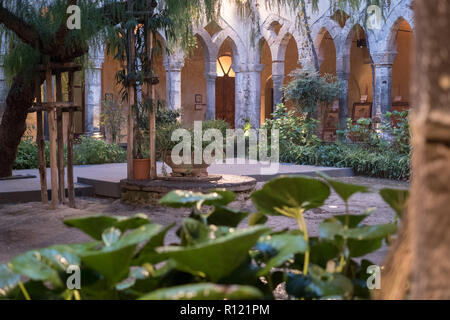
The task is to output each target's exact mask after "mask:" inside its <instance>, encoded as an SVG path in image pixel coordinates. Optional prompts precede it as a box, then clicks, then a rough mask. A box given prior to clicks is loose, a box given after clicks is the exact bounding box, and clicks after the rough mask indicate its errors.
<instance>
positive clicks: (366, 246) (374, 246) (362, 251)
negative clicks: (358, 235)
mask: <svg viewBox="0 0 450 320" xmlns="http://www.w3.org/2000/svg"><path fill="white" fill-rule="evenodd" d="M382 245H383V238H376V239H369V240H353V239H348V241H347V246H348V249H349V250H350V257H353V258H359V257H363V256H365V255H366V254H369V253H372V252H375V251H377V250H378V249H380V248H381V246H382Z"/></svg>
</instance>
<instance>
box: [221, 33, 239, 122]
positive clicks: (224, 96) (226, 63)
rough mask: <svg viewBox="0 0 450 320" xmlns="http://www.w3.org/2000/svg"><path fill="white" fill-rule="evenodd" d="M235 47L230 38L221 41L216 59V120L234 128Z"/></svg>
mask: <svg viewBox="0 0 450 320" xmlns="http://www.w3.org/2000/svg"><path fill="white" fill-rule="evenodd" d="M235 50H236V49H235V45H234V43H233V40H231V38H230V37H228V38H226V39H225V41H223V43H222V45H221V47H220V49H219V53H218V57H217V78H216V119H220V120H225V121H227V122H228V123H229V124H230V127H232V128H234V126H235V117H236V116H235V114H236V111H235V110H236V107H235V104H236V99H235V86H236V74H235V72H234V69H233V66H234V57H235V55H234V52H235Z"/></svg>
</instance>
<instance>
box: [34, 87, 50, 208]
mask: <svg viewBox="0 0 450 320" xmlns="http://www.w3.org/2000/svg"><path fill="white" fill-rule="evenodd" d="M38 83H39V82H38ZM36 102H37V105H41V102H42V99H41V86H40V85H39V84H38V85H36ZM36 116H37V135H36V145H37V148H38V162H39V177H40V181H41V200H42V203H43V204H47V203H48V191H47V164H46V161H45V140H44V124H43V119H42V111H41V110H38V111H37V112H36Z"/></svg>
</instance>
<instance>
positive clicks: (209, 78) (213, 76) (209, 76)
mask: <svg viewBox="0 0 450 320" xmlns="http://www.w3.org/2000/svg"><path fill="white" fill-rule="evenodd" d="M205 78H206V81H216V78H217V72H205Z"/></svg>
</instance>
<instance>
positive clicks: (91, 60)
mask: <svg viewBox="0 0 450 320" xmlns="http://www.w3.org/2000/svg"><path fill="white" fill-rule="evenodd" d="M103 62H105V48H104V46H102V45H100V46H91V47H89V52H88V68H91V69H102V67H103Z"/></svg>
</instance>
